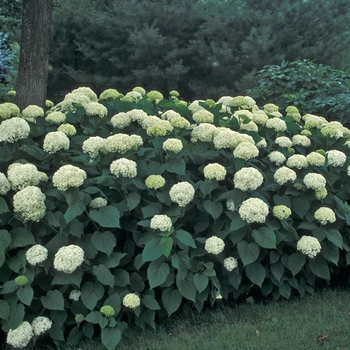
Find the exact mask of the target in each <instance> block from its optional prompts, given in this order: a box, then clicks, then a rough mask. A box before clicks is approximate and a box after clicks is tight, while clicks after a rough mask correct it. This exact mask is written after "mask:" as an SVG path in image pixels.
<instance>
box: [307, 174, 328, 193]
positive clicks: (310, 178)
mask: <svg viewBox="0 0 350 350" xmlns="http://www.w3.org/2000/svg"><path fill="white" fill-rule="evenodd" d="M303 182H304V184H305V186H306V187H307V188H310V189H312V190H315V191H319V190H321V189H322V188H324V187H325V186H326V179H325V177H324V176H323V175H321V174H317V173H308V174H306V175H305V176H304V179H303Z"/></svg>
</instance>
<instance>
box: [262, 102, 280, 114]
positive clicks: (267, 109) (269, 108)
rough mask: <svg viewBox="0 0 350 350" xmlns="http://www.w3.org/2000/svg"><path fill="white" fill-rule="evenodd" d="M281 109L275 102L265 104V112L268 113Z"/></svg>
mask: <svg viewBox="0 0 350 350" xmlns="http://www.w3.org/2000/svg"><path fill="white" fill-rule="evenodd" d="M279 109H280V108H279V107H278V106H276V105H275V104H273V103H266V104H265V105H264V112H265V113H268V114H270V113H273V112H278V110H279Z"/></svg>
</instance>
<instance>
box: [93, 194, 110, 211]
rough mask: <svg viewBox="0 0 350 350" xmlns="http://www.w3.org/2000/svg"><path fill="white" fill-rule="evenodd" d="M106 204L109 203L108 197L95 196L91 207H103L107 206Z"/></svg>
mask: <svg viewBox="0 0 350 350" xmlns="http://www.w3.org/2000/svg"><path fill="white" fill-rule="evenodd" d="M106 205H107V199H105V198H103V197H97V198H94V199H93V200H92V201H91V202H90V207H91V208H94V209H98V208H102V207H105V206H106Z"/></svg>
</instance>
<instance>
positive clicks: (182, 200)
mask: <svg viewBox="0 0 350 350" xmlns="http://www.w3.org/2000/svg"><path fill="white" fill-rule="evenodd" d="M194 194H195V190H194V187H193V186H192V185H191V184H190V183H188V182H186V181H183V182H179V183H177V184H175V185H173V186H172V187H171V189H170V191H169V195H170V199H171V201H172V202H175V203H177V204H178V205H179V206H180V207H185V206H186V205H187V204H188V203H190V202H191V200H192V199H193V198H194Z"/></svg>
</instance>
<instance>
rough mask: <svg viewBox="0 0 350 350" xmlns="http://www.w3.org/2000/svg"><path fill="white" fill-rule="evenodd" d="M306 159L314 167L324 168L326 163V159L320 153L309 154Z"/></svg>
mask: <svg viewBox="0 0 350 350" xmlns="http://www.w3.org/2000/svg"><path fill="white" fill-rule="evenodd" d="M306 159H307V161H308V163H309V164H310V165H312V166H323V165H324V164H325V163H326V157H325V156H324V155H322V154H320V153H318V152H311V153H309V154H308V155H307V156H306Z"/></svg>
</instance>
